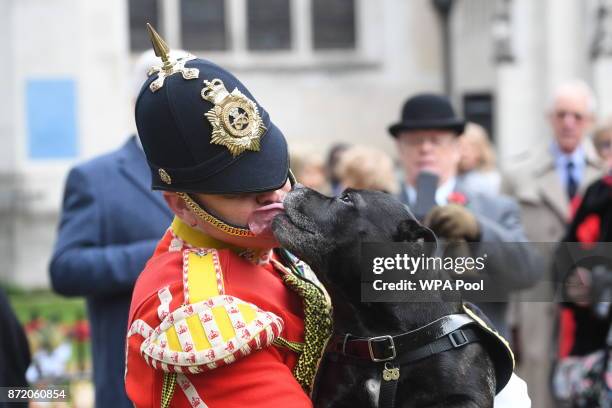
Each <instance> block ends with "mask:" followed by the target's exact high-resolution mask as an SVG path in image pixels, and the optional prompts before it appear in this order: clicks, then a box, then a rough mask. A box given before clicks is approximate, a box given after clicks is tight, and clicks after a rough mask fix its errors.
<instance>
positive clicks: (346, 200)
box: [338, 193, 353, 204]
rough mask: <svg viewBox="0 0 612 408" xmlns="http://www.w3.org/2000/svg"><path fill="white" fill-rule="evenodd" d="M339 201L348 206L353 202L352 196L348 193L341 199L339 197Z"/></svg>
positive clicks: (343, 194)
mask: <svg viewBox="0 0 612 408" xmlns="http://www.w3.org/2000/svg"><path fill="white" fill-rule="evenodd" d="M338 199H339V200H340V201H342V202H345V203H347V204H352V203H353V201H351V196H350V195H348V194H347V193H342V195H341V196H340V197H338Z"/></svg>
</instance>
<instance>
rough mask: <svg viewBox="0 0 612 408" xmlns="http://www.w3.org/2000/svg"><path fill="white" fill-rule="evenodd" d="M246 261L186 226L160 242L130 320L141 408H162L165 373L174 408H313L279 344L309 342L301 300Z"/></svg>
mask: <svg viewBox="0 0 612 408" xmlns="http://www.w3.org/2000/svg"><path fill="white" fill-rule="evenodd" d="M201 248H206V249H205V250H202V249H201ZM241 251H242V252H245V251H244V249H239V248H229V247H228V246H227V245H225V244H223V243H221V242H218V241H215V240H213V239H211V238H210V237H207V236H205V235H203V234H201V233H199V232H198V231H196V230H194V229H192V228H190V227H188V226H187V225H185V224H184V223H182V222H180V221H179V220H178V219H177V220H175V221H174V223H173V225H172V227H171V228H170V229H169V230H168V231H167V232H166V234H165V235H164V237H163V239H162V240H161V241H160V243H159V245H158V247H157V249H156V251H155V253H154V255H153V257H152V258H151V259H150V260H149V262H148V263H147V265H146V267H145V270H144V271H143V273H142V274H141V275H140V277H139V278H138V281H137V282H136V286H135V289H134V294H133V297H132V305H131V309H130V316H129V325H128V327H129V331H128V337H127V358H126V379H125V382H126V389H127V394H128V396H129V398H130V399H131V400H132V401H133V402H134V405H135V406H136V407H137V408H142V407H159V406H160V405H161V395H162V385H163V380H164V375H166V376H167V375H168V374H165V373H177V372H178V374H176V375H177V378H176V381H177V386H176V387H175V390H174V394H173V397H172V400H171V404H170V406H172V407H211V408H215V407H220V408H232V407H240V408H242V407H247V406H248V407H259V406H261V407H311V406H312V404H311V401H310V399H309V398H308V396H307V395H306V393H305V392H304V391H303V390H302V388H301V387H300V385H299V384H298V382H297V381H296V380H295V378H294V377H293V375H292V369H293V367H294V365H295V363H296V360H297V355H296V354H295V353H294V352H292V351H289V350H287V349H285V348H282V347H277V346H276V345H273V344H271V342H272V341H273V340H274V339H275V338H276V337H279V336H280V337H282V338H284V339H286V340H289V341H296V342H303V340H304V339H303V331H304V327H303V313H302V302H301V299H300V298H299V297H298V296H297V295H296V294H295V293H294V292H292V291H291V290H290V289H288V288H287V287H286V286H285V285H284V284H283V281H282V280H281V274H280V273H279V271H277V270H275V269H274V267H273V266H272V264H271V263H269V262H267V263H264V264H257V263H255V262H252V261H249V260H247V259H245V258H248V256H247V257H245V256H244V254H242V256H240V255H239V254H238V252H241ZM247 253H248V251H247ZM251 255H252V253H251ZM173 375H174V374H173Z"/></svg>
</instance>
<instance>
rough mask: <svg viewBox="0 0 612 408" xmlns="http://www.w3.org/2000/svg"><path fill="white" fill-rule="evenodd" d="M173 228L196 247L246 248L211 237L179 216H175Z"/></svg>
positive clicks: (184, 239) (238, 250)
mask: <svg viewBox="0 0 612 408" xmlns="http://www.w3.org/2000/svg"><path fill="white" fill-rule="evenodd" d="M171 228H172V231H173V232H174V235H176V236H177V237H178V238H180V239H181V240H183V241H184V242H186V243H187V244H189V245H191V246H192V247H195V248H214V249H232V250H234V251H236V252H242V251H244V248H239V247H236V246H233V245H230V244H227V243H225V242H223V241H219V240H218V239H215V238H213V237H210V236H208V235H206V234H204V233H203V232H201V231H198V230H197V229H195V228H192V227H190V226H189V225H187V224H185V222H184V221H183V220H181V219H180V218H179V217H174V220H173V221H172V226H171Z"/></svg>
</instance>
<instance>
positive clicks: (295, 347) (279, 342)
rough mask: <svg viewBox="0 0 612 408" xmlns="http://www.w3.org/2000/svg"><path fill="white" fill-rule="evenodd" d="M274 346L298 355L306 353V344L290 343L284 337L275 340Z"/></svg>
mask: <svg viewBox="0 0 612 408" xmlns="http://www.w3.org/2000/svg"><path fill="white" fill-rule="evenodd" d="M273 344H274V345H275V346H280V347H284V348H286V349H288V350H291V351H293V352H294V353H298V354H300V353H301V352H303V351H304V343H300V342H299V341H290V340H287V339H285V338H283V337H277V338H275V339H274V342H273Z"/></svg>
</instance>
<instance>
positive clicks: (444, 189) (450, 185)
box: [389, 94, 541, 336]
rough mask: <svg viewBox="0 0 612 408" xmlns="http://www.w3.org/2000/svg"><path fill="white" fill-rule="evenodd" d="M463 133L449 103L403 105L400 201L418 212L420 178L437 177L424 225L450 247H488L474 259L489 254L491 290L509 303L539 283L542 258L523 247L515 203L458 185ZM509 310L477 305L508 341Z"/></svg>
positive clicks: (396, 131)
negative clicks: (517, 292) (517, 293)
mask: <svg viewBox="0 0 612 408" xmlns="http://www.w3.org/2000/svg"><path fill="white" fill-rule="evenodd" d="M464 129H465V122H464V120H463V119H460V118H458V117H457V116H456V115H455V112H454V110H453V108H452V106H451V104H450V102H449V101H448V99H446V98H445V97H442V96H438V95H433V94H421V95H416V96H414V97H412V98H410V99H409V100H408V101H407V102H406V103H405V105H404V108H403V111H402V119H401V121H400V122H399V123H397V124H395V125H393V126H391V127H390V128H389V132H390V133H391V135H392V136H393V137H394V138H395V141H396V145H397V150H398V153H399V157H400V161H401V163H402V165H403V168H404V173H405V174H404V176H405V178H404V180H403V181H402V183H401V190H402V192H401V195H400V199H401V200H402V201H403V202H404V203H405V204H407V205H409V206H410V207H411V208H412V209H414V208H415V206H416V207H418V206H419V205H420V204H419V197H418V196H419V194H423V195H425V192H424V190H423V189H419V188H418V187H417V186H418V184H419V176H420V175H422V174H423V173H424V172H428V173H430V174H433V175H435V176H436V177H437V185H435V186H433V187H434V188H435V194H434V197H433V198H434V202H433V203H432V207H430V210H429V211H428V213H427V214H426V216H425V223H426V224H427V225H428V226H429V227H430V228H431V229H433V231H434V232H435V233H436V234H437V235H438V236H439V237H441V238H443V239H446V240H448V241H467V242H472V243H479V242H481V243H487V245H473V246H472V247H471V249H472V251H473V252H476V253H472V254H471V255H472V256H474V257H477V256H483V254H484V253H486V254H487V269H486V273H487V274H488V276H489V277H490V279H491V281H492V282H493V283H494V284H495V288H490V289H491V291H495V292H497V293H496V294H495V297H496V300H500V299H503V300H505V299H506V298H507V297H508V295H509V293H510V292H511V291H513V290H518V289H523V288H527V287H530V286H532V285H533V284H534V283H535V282H536V281H537V279H538V278H539V274H540V271H541V269H540V268H539V267H538V266H539V264H540V262H539V257H538V256H537V255H536V254H535V253H534V251H532V250H531V249H530V247H529V246H528V245H527V244H526V243H524V242H525V241H526V238H525V234H524V233H523V227H522V225H521V222H520V215H519V208H518V206H517V205H516V203H515V202H514V201H513V200H512V199H510V198H508V197H502V196H491V195H485V194H482V193H478V192H474V191H469V190H466V189H465V188H464V187H463V186H462V185H461V184H460V182H459V180H458V178H457V174H458V167H459V161H460V157H461V152H460V147H459V137H461V135H462V133H463V132H464ZM417 215H418V214H417ZM497 243H499V245H492V244H497ZM502 243H512V244H509V245H503V244H502ZM491 293H492V292H491ZM506 305H507V304H506V302H505V301H499V302H496V303H480V304H479V306H480V307H481V309H482V310H483V311H484V312H485V314H486V315H487V316H488V317H489V318H490V319H491V321H492V322H493V324H494V326H495V327H496V329H497V330H498V331H500V333H501V334H502V335H504V336H506V335H507V334H508V331H507V327H506Z"/></svg>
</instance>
